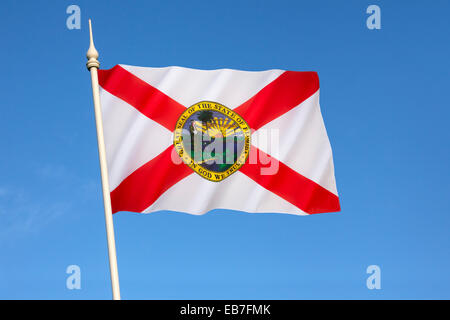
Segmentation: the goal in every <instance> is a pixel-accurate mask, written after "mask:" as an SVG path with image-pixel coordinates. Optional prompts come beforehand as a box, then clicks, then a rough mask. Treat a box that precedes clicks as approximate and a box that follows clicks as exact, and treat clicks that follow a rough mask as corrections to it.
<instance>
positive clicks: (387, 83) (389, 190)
mask: <svg viewBox="0 0 450 320" xmlns="http://www.w3.org/2000/svg"><path fill="white" fill-rule="evenodd" d="M70 4H76V5H78V6H79V7H80V8H81V19H82V27H81V30H68V29H67V28H66V19H67V17H68V15H67V14H66V8H67V7H68V6H69V5H70ZM370 4H377V5H379V6H380V8H381V26H382V28H381V30H369V29H367V27H366V18H367V17H368V14H366V8H367V7H368V6H369V5H370ZM448 12H450V2H448V1H373V2H372V1H220V2H219V1H160V2H159V3H158V2H156V1H152V2H150V1H133V2H126V1H75V2H68V1H46V2H45V4H44V3H43V2H40V3H38V2H36V1H28V2H25V1H2V2H1V4H0V36H1V39H2V43H3V48H2V50H1V51H0V58H1V61H3V71H2V75H1V77H0V87H1V107H0V136H1V138H0V150H1V156H0V298H1V299H109V298H110V297H111V289H110V283H109V268H108V259H107V246H106V232H105V226H104V216H103V205H102V197H101V184H100V171H99V164H98V155H97V141H96V132H95V122H94V113H93V105H92V96H91V89H90V77H89V73H88V72H87V70H86V68H85V62H86V58H85V53H86V50H87V48H88V30H87V19H88V18H89V17H91V18H92V19H93V24H94V36H95V43H96V47H97V49H98V50H99V52H100V59H99V60H100V62H101V64H102V67H103V68H110V67H112V66H114V65H115V64H118V63H122V64H130V65H139V66H155V67H159V66H171V65H178V66H184V67H191V68H200V69H215V68H234V69H242V70H265V69H272V68H279V69H287V70H298V71H302V70H305V71H306V70H307V71H310V70H312V71H317V72H318V74H319V78H320V83H321V107H322V113H323V117H324V121H325V124H326V127H327V131H328V135H329V137H330V141H331V144H332V147H333V152H334V161H335V170H336V180H337V186H338V190H339V193H340V198H341V206H342V212H341V213H339V214H320V215H314V216H310V217H298V216H290V215H282V214H245V213H238V212H223V211H216V212H213V213H210V214H207V215H204V216H200V217H198V216H191V215H187V214H183V213H167V212H160V213H156V214H151V215H139V214H133V213H125V212H123V213H118V214H117V215H115V216H114V222H115V231H116V240H117V254H118V264H119V272H120V282H121V291H122V297H123V298H125V299H412V298H414V299H444V298H445V299H449V298H450V289H449V288H450V275H449V272H448V270H449V269H450V250H449V248H450V235H449V227H450V180H449V176H450V166H449V163H450V147H449V140H450V133H449V129H448V127H449V125H448V123H449V118H450V108H449V107H450V99H449V89H448V87H449V76H450V63H449V56H450V43H449V41H448V38H449V32H450V20H449V19H448ZM72 264H76V265H79V266H80V268H81V286H82V288H81V290H68V289H67V288H66V278H67V276H68V275H67V274H66V268H67V266H69V265H72ZM369 265H378V266H380V268H381V286H382V289H381V290H368V289H367V287H366V278H367V277H368V275H367V274H366V268H367V267H368V266H369Z"/></svg>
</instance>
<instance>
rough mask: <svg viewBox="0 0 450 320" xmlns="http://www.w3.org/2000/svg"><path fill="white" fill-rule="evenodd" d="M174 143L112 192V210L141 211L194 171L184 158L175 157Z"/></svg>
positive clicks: (114, 211)
mask: <svg viewBox="0 0 450 320" xmlns="http://www.w3.org/2000/svg"><path fill="white" fill-rule="evenodd" d="M173 154H174V155H175V156H178V155H177V154H176V152H175V148H174V146H170V147H168V148H167V149H166V150H164V151H163V152H161V153H160V154H159V155H158V156H156V157H155V158H153V159H152V160H150V161H149V162H147V163H146V164H144V165H143V166H141V167H140V168H138V169H137V170H136V171H134V172H133V173H132V174H130V175H129V176H128V177H126V179H124V180H123V181H122V182H121V183H120V184H119V186H118V187H116V188H115V189H114V190H113V191H112V192H111V207H112V212H113V213H116V212H118V211H132V212H142V211H144V210H145V209H147V208H148V207H149V206H150V205H151V204H152V203H153V202H155V201H156V199H158V198H159V196H161V195H162V194H163V193H164V192H165V191H166V190H167V189H169V188H170V187H172V186H173V185H174V184H176V183H177V182H179V181H180V180H182V179H184V178H186V177H187V176H188V175H190V174H192V173H194V171H192V170H191V169H190V168H189V167H188V166H187V165H185V164H184V163H183V162H181V159H180V162H181V163H179V164H175V163H174V161H172V156H173Z"/></svg>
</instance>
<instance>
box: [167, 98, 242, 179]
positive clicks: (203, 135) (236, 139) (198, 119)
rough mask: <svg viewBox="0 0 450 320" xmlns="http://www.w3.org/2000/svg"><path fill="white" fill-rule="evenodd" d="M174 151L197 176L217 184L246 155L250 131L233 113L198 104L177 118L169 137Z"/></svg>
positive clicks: (217, 106) (207, 103)
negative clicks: (172, 133) (171, 134)
mask: <svg viewBox="0 0 450 320" xmlns="http://www.w3.org/2000/svg"><path fill="white" fill-rule="evenodd" d="M173 144H174V147H175V150H176V152H177V153H178V155H179V156H180V158H181V159H182V160H183V162H184V163H185V164H186V165H188V166H189V167H190V168H191V169H192V170H194V171H195V172H196V173H197V174H199V175H200V176H201V177H203V178H205V179H207V180H210V181H214V182H219V181H222V180H223V179H225V178H227V177H229V176H230V175H231V174H233V173H235V172H236V171H238V170H239V169H240V168H241V167H242V165H243V164H244V163H245V161H246V160H247V157H248V155H249V152H250V128H249V126H248V125H247V123H246V122H245V120H244V119H243V118H242V117H241V116H240V115H239V114H237V113H236V112H235V111H233V110H231V109H229V108H227V107H226V106H224V105H222V104H220V103H217V102H212V101H200V102H198V103H196V104H194V105H192V106H190V107H189V108H187V109H186V110H185V111H184V112H183V113H182V114H181V116H180V117H179V119H178V121H177V123H176V126H175V131H174V135H173Z"/></svg>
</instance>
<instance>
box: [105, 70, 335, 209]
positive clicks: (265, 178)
mask: <svg viewBox="0 0 450 320" xmlns="http://www.w3.org/2000/svg"><path fill="white" fill-rule="evenodd" d="M98 77H99V83H100V86H101V87H102V88H103V89H105V90H106V91H108V92H109V93H111V94H112V95H114V96H116V97H118V98H120V99H122V100H123V101H125V102H127V103H128V104H130V105H131V106H133V107H134V108H136V109H137V110H139V112H141V113H142V114H144V115H145V116H147V117H148V118H150V119H152V120H154V121H156V122H157V123H159V124H160V125H162V126H163V127H165V128H166V129H168V130H169V131H171V132H172V131H173V130H174V128H175V124H176V122H177V120H178V118H179V117H180V115H181V114H182V113H183V111H184V110H185V109H186V107H185V106H183V105H181V104H180V103H178V102H176V101H175V100H173V99H172V98H170V97H169V96H167V95H166V94H164V93H162V92H161V91H159V90H158V89H156V88H154V87H153V86H151V85H149V84H148V83H146V82H145V81H143V80H141V79H139V78H138V77H136V76H135V75H133V74H132V73H130V72H128V71H126V70H125V69H124V68H122V67H120V66H115V67H113V68H112V69H109V70H99V73H98ZM318 89H319V79H318V77H317V74H316V73H315V72H292V71H285V72H283V73H282V74H281V75H280V76H279V77H278V78H277V79H275V80H274V81H272V82H271V83H269V84H268V85H267V86H265V87H264V88H263V89H262V90H260V91H259V92H258V93H257V94H256V95H254V96H253V97H252V98H250V99H249V100H248V101H246V102H245V103H243V104H242V105H240V106H239V107H237V108H235V109H234V110H233V111H235V112H237V113H238V114H239V115H240V116H241V117H242V118H243V119H245V120H246V122H247V123H248V124H249V126H250V128H252V129H254V130H258V129H259V128H261V127H262V126H264V125H265V124H267V123H269V122H270V121H272V120H274V119H276V118H278V117H279V116H281V115H282V114H284V113H286V112H288V111H289V110H291V109H292V108H294V107H296V106H298V105H299V104H300V103H302V102H303V101H305V100H306V99H307V98H309V97H310V96H311V95H313V94H314V93H315V92H316V91H317V90H318ZM250 152H251V153H256V154H259V156H260V157H261V156H264V157H270V158H271V159H272V161H277V162H278V171H277V173H275V174H273V175H261V174H260V170H261V168H262V167H264V164H263V163H261V161H260V157H258V156H254V155H255V154H253V157H249V158H252V159H258V161H257V162H256V163H255V164H250V163H249V162H248V160H247V163H245V164H244V165H243V166H242V167H241V168H240V171H241V172H242V173H243V174H245V175H247V176H248V177H249V178H251V179H252V180H254V181H255V182H256V183H258V184H259V185H261V186H262V187H264V188H266V189H267V190H269V191H271V192H273V193H275V194H277V195H278V196H280V197H281V198H283V199H285V200H286V201H288V202H290V203H291V204H293V205H295V206H297V207H298V208H300V209H301V210H303V211H304V212H306V213H310V214H312V213H320V212H331V211H339V210H340V206H339V199H338V197H337V196H336V195H335V194H333V193H332V192H330V191H328V190H327V189H325V188H323V187H322V186H320V185H319V184H317V183H316V182H314V181H312V180H310V179H308V178H306V177H304V176H302V175H301V174H299V173H298V172H296V171H295V170H292V169H291V168H290V167H288V166H287V165H285V164H283V163H282V162H280V161H278V160H277V159H275V158H273V157H271V156H270V155H267V154H265V153H264V152H263V151H261V150H259V149H258V148H256V147H255V146H251V148H250ZM173 153H175V150H174V147H173V146H170V147H168V148H167V149H166V150H164V151H163V152H162V153H160V154H159V155H158V156H156V157H155V158H153V159H152V160H150V161H149V162H147V163H146V164H144V165H143V166H141V167H140V168H138V169H137V170H135V171H134V172H133V173H132V174H130V175H129V176H128V177H127V178H125V179H124V180H123V181H122V182H121V183H120V184H119V185H118V186H117V187H116V188H115V189H114V190H113V191H112V192H111V205H112V211H113V213H115V212H118V211H133V212H142V211H144V210H145V209H146V208H148V207H149V206H150V205H151V204H152V203H154V202H155V201H156V200H157V199H158V198H159V196H161V195H162V194H163V193H164V192H165V191H166V190H168V189H169V188H170V187H172V186H173V185H174V184H176V183H177V182H179V181H180V180H182V179H184V178H185V177H187V176H188V175H190V174H193V173H194V172H193V171H192V170H191V169H190V168H189V167H188V166H187V165H185V164H184V163H180V164H175V163H174V162H173V161H172V158H171V157H172V154H173ZM149 181H152V183H148V182H149Z"/></svg>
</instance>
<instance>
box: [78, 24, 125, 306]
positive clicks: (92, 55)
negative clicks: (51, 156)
mask: <svg viewBox="0 0 450 320" xmlns="http://www.w3.org/2000/svg"><path fill="white" fill-rule="evenodd" d="M89 37H90V45H89V50H88V51H87V54H86V57H87V58H88V62H87V63H86V67H87V68H88V70H89V71H90V73H91V80H92V96H93V98H94V110H95V123H96V126H97V141H98V155H99V158H100V172H101V176H102V189H103V205H104V208H105V222H106V237H107V240H108V256H109V271H110V274H111V286H112V294H113V300H120V287H119V271H118V269H117V256H116V242H115V240H114V225H113V216H112V210H111V197H110V193H109V181H108V170H107V165H106V152H105V141H104V137H103V122H102V110H101V107H100V93H99V86H98V73H97V70H98V68H99V67H100V62H98V60H97V58H98V52H97V50H96V49H95V46H94V38H93V36H92V25H91V19H89Z"/></svg>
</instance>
